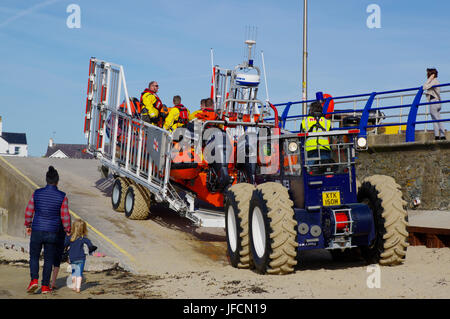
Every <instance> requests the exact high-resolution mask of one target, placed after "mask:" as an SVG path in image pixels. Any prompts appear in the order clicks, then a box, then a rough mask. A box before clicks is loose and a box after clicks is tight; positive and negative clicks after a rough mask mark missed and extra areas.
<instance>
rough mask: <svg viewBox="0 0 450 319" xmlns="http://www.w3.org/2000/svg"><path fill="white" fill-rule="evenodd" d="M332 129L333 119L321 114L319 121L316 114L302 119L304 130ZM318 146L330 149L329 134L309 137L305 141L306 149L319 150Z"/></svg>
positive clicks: (322, 130)
mask: <svg viewBox="0 0 450 319" xmlns="http://www.w3.org/2000/svg"><path fill="white" fill-rule="evenodd" d="M330 129H331V121H330V120H327V119H326V118H325V117H323V116H321V117H320V118H319V121H318V122H317V120H316V118H315V117H314V116H308V117H306V118H304V119H303V120H302V131H303V132H325V131H329V130H330ZM317 148H320V149H323V150H328V151H330V150H331V148H330V141H329V140H328V137H327V136H315V137H308V138H307V139H306V142H305V149H306V151H313V150H317Z"/></svg>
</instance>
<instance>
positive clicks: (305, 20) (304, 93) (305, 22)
mask: <svg viewBox="0 0 450 319" xmlns="http://www.w3.org/2000/svg"><path fill="white" fill-rule="evenodd" d="M307 15H308V0H303V76H302V97H303V101H306V100H307V99H308V91H307V84H306V82H307V59H308V42H307V36H308V33H307V27H308V17H307ZM303 115H306V103H303Z"/></svg>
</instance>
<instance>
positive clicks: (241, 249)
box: [224, 183, 255, 268]
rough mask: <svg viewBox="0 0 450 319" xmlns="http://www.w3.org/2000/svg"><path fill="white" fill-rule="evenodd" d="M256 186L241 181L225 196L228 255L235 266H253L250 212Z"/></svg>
mask: <svg viewBox="0 0 450 319" xmlns="http://www.w3.org/2000/svg"><path fill="white" fill-rule="evenodd" d="M254 190H255V186H253V185H251V184H247V183H239V184H235V185H233V186H231V187H230V189H229V190H228V192H227V194H226V196H225V205H224V209H225V229H226V233H227V248H228V256H229V257H230V262H231V265H232V266H233V267H236V268H251V267H252V260H251V255H250V244H249V233H248V212H249V206H250V199H251V197H252V193H253V191H254Z"/></svg>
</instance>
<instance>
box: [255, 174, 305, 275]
mask: <svg viewBox="0 0 450 319" xmlns="http://www.w3.org/2000/svg"><path fill="white" fill-rule="evenodd" d="M249 226H250V238H251V240H250V248H251V252H252V259H253V263H254V265H255V268H256V270H257V271H258V272H259V273H262V274H265V273H269V274H277V275H284V274H289V273H292V272H293V271H294V266H295V265H296V264H297V260H296V257H297V247H298V243H297V241H296V236H297V231H296V228H297V221H296V220H295V218H294V209H293V202H292V201H291V200H290V198H289V193H288V190H287V188H285V187H284V186H283V185H281V184H279V183H274V182H268V183H264V184H261V185H258V186H257V188H256V190H255V191H254V192H253V195H252V199H251V201H250V223H249Z"/></svg>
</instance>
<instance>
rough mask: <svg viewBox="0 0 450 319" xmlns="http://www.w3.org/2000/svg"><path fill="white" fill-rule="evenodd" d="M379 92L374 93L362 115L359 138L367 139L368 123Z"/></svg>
mask: <svg viewBox="0 0 450 319" xmlns="http://www.w3.org/2000/svg"><path fill="white" fill-rule="evenodd" d="M376 95H377V92H372V94H370V97H369V99H368V100H367V103H366V106H365V107H364V110H363V112H362V114H361V120H360V121H359V136H364V137H367V122H368V121H369V113H370V109H371V108H372V104H373V101H374V100H375V96H376Z"/></svg>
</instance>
